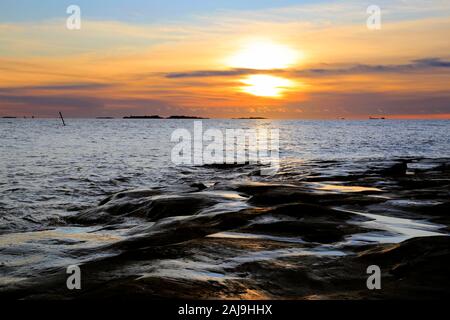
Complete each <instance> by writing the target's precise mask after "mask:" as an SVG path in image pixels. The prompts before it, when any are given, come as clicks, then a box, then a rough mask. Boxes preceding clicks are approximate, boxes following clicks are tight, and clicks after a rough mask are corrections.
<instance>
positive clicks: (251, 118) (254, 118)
mask: <svg viewBox="0 0 450 320" xmlns="http://www.w3.org/2000/svg"><path fill="white" fill-rule="evenodd" d="M265 119H267V118H263V117H244V118H233V120H265Z"/></svg>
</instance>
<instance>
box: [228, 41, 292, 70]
mask: <svg viewBox="0 0 450 320" xmlns="http://www.w3.org/2000/svg"><path fill="white" fill-rule="evenodd" d="M298 59H299V53H298V52H297V51H295V50H293V49H291V48H289V47H287V46H284V45H280V44H276V43H273V42H270V41H257V42H251V43H248V44H247V45H245V46H244V47H243V48H242V49H241V50H240V51H239V52H237V53H236V54H235V55H233V56H231V57H230V58H229V59H228V61H227V65H228V66H229V67H232V68H245V69H257V70H269V69H284V68H288V67H290V66H292V65H294V64H295V63H296V62H297V60H298Z"/></svg>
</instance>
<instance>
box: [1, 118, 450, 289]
mask: <svg viewBox="0 0 450 320" xmlns="http://www.w3.org/2000/svg"><path fill="white" fill-rule="evenodd" d="M66 123H67V126H62V124H61V122H60V120H59V119H0V142H1V143H0V257H1V258H2V261H3V262H2V263H3V265H0V285H2V284H3V285H7V284H9V283H15V282H17V281H22V280H23V279H27V278H29V277H32V276H34V275H35V274H36V273H39V272H41V271H42V270H47V269H49V268H53V267H58V266H65V265H68V264H70V263H81V262H86V261H90V260H95V259H100V258H103V257H105V256H108V255H114V254H115V253H116V252H115V251H114V250H113V251H108V250H106V251H105V250H103V249H102V250H98V251H95V250H94V251H92V250H90V251H89V253H88V254H83V255H81V254H80V255H78V254H77V255H74V254H73V253H72V252H71V250H73V248H74V247H76V248H77V249H80V248H81V249H86V248H96V247H99V248H100V247H102V248H103V247H104V246H105V245H107V244H112V243H121V242H122V241H125V240H127V239H128V240H129V237H130V236H131V238H132V239H135V238H136V237H137V236H136V235H139V237H142V236H141V235H142V234H149V235H150V236H149V237H150V238H151V239H153V238H152V237H154V229H152V228H154V224H155V221H156V222H158V221H164V223H166V224H164V228H167V229H163V232H162V231H161V227H158V228H157V230H158V232H162V233H164V232H166V233H167V234H168V236H170V233H171V232H173V230H174V229H173V228H174V225H175V226H176V227H175V228H178V226H179V225H180V224H182V223H184V222H183V221H184V220H183V219H185V221H186V222H185V223H186V224H187V225H189V226H190V228H191V229H189V230H192V229H193V228H194V229H195V228H197V229H198V230H199V234H200V235H201V236H208V239H214V238H220V239H230V238H231V239H234V238H239V239H259V240H261V241H262V240H264V241H265V240H270V241H278V242H280V243H292V244H293V246H297V245H298V244H302V243H305V242H308V241H307V240H305V239H304V238H302V237H301V235H300V236H297V235H295V236H292V235H287V236H280V235H277V234H273V233H268V234H262V233H261V232H259V233H256V234H252V233H250V232H247V231H245V232H242V231H241V230H235V231H233V230H228V229H226V228H224V229H223V230H219V231H223V232H218V233H216V232H213V231H211V233H209V232H207V231H205V230H201V229H202V225H203V224H205V225H208V223H209V222H210V221H209V220H206V221H203V220H199V221H196V220H195V219H196V217H200V218H199V219H202V216H203V217H209V216H214V217H215V216H217V215H221V214H224V213H225V214H227V213H229V212H231V213H233V212H234V213H235V212H238V211H239V210H242V209H245V208H249V207H252V206H253V205H251V204H249V201H248V200H249V199H250V198H249V197H248V194H247V195H245V194H243V193H241V192H237V191H236V190H235V189H234V187H232V186H233V185H234V184H237V183H246V184H252V183H272V184H277V185H278V186H280V185H281V186H287V187H292V185H296V186H297V187H298V188H302V189H301V190H302V192H303V191H304V190H305V189H308V188H309V189H308V190H311V192H313V193H317V194H318V195H320V196H325V199H326V197H327V195H328V194H331V195H335V194H336V193H339V194H347V193H361V192H362V193H375V195H369V197H370V198H368V199H369V200H370V201H373V199H377V197H378V198H380V199H381V198H383V197H384V198H383V199H384V200H383V201H385V203H384V204H383V205H379V204H372V202H371V206H370V207H356V209H355V208H354V207H348V205H346V206H342V208H344V209H352V210H354V211H348V212H351V213H352V214H355V215H360V216H361V217H363V218H370V219H371V222H370V221H369V222H363V223H362V224H361V226H362V227H363V228H364V227H366V226H367V228H372V229H374V230H375V231H374V230H370V231H368V232H367V233H361V232H359V233H355V234H350V235H347V236H346V237H344V238H342V239H340V240H339V241H337V240H336V241H335V243H334V245H332V246H330V245H328V246H325V247H324V246H318V247H315V248H312V249H311V248H310V249H309V250H303V249H301V250H300V249H298V248H292V249H282V250H281V249H280V250H281V251H280V250H278V251H277V250H275V251H274V252H269V251H270V250H263V251H261V252H259V253H258V252H256V253H255V252H252V253H251V254H250V253H249V255H248V257H247V255H245V257H246V258H239V259H241V260H242V261H246V259H254V257H259V258H261V259H271V258H273V257H275V256H279V254H281V255H286V254H288V255H291V254H300V255H302V254H331V255H333V254H336V255H341V254H344V253H343V252H342V251H340V250H341V248H342V247H343V246H352V245H357V244H359V243H366V242H378V243H386V242H399V241H402V240H404V239H407V238H410V237H414V236H427V235H436V234H446V232H444V231H442V228H443V227H444V226H442V225H440V224H439V223H432V222H429V221H426V220H425V219H422V218H418V219H416V218H415V217H410V216H405V215H407V214H408V210H410V208H411V207H420V206H426V205H434V204H436V203H439V201H440V200H442V199H445V197H447V196H448V190H447V191H445V189H443V191H442V190H441V191H440V192H442V194H443V195H440V196H436V199H434V198H433V197H431V198H424V197H421V198H417V197H416V195H413V196H410V195H408V194H403V193H399V194H398V195H397V194H395V195H394V196H393V195H392V192H396V190H400V189H399V188H398V187H397V186H394V182H392V181H388V182H386V181H384V180H383V179H381V178H379V177H377V178H374V177H372V176H371V175H370V174H369V175H367V176H366V177H364V178H363V179H360V180H359V181H357V182H355V181H356V180H357V178H356V177H358V175H361V174H362V173H367V172H368V170H369V171H370V170H378V169H380V168H386V167H389V166H391V165H392V164H395V163H397V161H399V160H401V159H409V160H410V162H409V163H408V170H415V169H419V170H422V169H427V168H431V167H433V166H438V165H440V164H442V163H448V161H449V160H450V151H449V146H450V121H445V120H436V121H431V120H420V121H419V120H418V121H413V120H407V121H401V120H370V121H346V120H339V121H306V120H305V121H302V120H215V119H214V120H213V119H211V120H202V124H203V128H204V130H206V129H208V128H218V129H221V130H225V129H258V128H269V129H270V128H272V129H279V137H280V146H279V157H280V169H279V171H278V172H277V173H276V174H274V175H271V176H260V175H258V174H257V172H258V170H259V169H258V166H256V165H246V166H237V167H232V168H217V167H207V166H193V165H192V166H189V165H182V166H180V165H175V164H174V163H173V162H172V161H171V151H172V148H173V147H174V145H175V143H174V142H171V134H172V132H173V131H174V130H176V129H180V128H184V129H187V130H189V131H191V132H193V130H194V120H148V119H145V120H143V119H140V120H122V119H95V120H94V119H67V120H66ZM345 181H347V182H348V181H350V182H352V181H353V182H352V183H351V185H347V186H346V185H345V183H344V182H345ZM197 184H203V185H204V188H206V190H204V191H201V192H199V193H195V192H193V190H192V186H193V185H197ZM361 184H362V185H361ZM221 185H223V186H224V187H223V188H221V187H220V186H221ZM251 186H253V185H251ZM136 189H138V190H149V189H150V190H156V191H157V192H158V193H157V194H153V193H152V194H149V195H147V196H146V197H147V198H145V197H144V198H145V199H147V200H148V199H151V200H148V201H153V202H155V203H156V202H158V201H159V202H162V204H159V202H158V206H156V205H155V206H154V207H152V206H153V205H152V204H150V207H146V208H150V209H151V210H153V209H154V210H157V209H158V210H159V211H158V212H157V214H158V215H159V214H162V215H163V216H161V218H158V219H159V220H155V218H151V219H148V217H147V216H146V218H144V219H143V220H139V219H142V215H141V216H139V217H138V218H139V219H138V220H136V219H137V218H136V217H134V216H133V217H130V218H129V216H130V215H131V216H132V215H134V214H135V213H136V212H138V211H139V210H141V209H139V208H138V209H136V210H135V211H132V210H131V211H130V214H127V215H126V216H125V217H121V220H120V221H119V220H117V219H116V218H117V217H111V216H108V215H107V216H106V217H105V215H104V214H103V213H104V212H108V214H109V213H110V211H111V210H112V209H111V208H112V207H111V208H109V207H108V208H106V209H104V208H103V209H102V206H101V205H100V206H99V204H101V201H102V200H104V199H105V198H106V197H108V196H110V195H112V194H115V193H118V192H122V191H126V190H136ZM400 191H401V190H400ZM152 192H153V191H152ZM244 193H245V192H244ZM378 193H380V195H379V194H378ZM186 194H188V195H189V196H186ZM189 197H191V198H189ZM414 197H416V198H417V199H419V200H417V203H415V202H414V201H412V200H411V199H413V198H414ZM439 197H440V198H439ZM422 198H423V199H422ZM127 199H128V198H127ZM192 199H194V200H195V201H197V200H199V199H200V200H201V201H209V199H212V200H211V201H213V202H212V203H211V204H208V205H203V204H202V205H201V206H200V207H199V208H200V209H198V210H197V211H195V210H194V211H192V210H191V209H192V208H194V207H195V206H196V202H195V201H194V200H192ZM205 199H206V200H205ZM447 199H448V197H447ZM116 200H119V199H116ZM116 200H114V201H116ZM147 200H145V201H147ZM114 201H113V204H114ZM136 201H141V200H136V199H135V198H134V196H131V197H130V199H129V202H128V203H125V204H123V203H119V208H126V209H123V210H129V206H135V205H139V203H137V202H136ZM177 201H178V202H177ZM179 201H186V204H185V205H182V206H181V208H183V209H179V207H177V206H178V205H179V203H180V202H179ZM189 201H191V202H189ZM192 201H194V202H192ZM174 203H175V204H174ZM192 203H194V205H192ZM124 205H125V206H128V207H124ZM333 205H334V204H333ZM337 205H339V203H337ZM171 206H173V207H174V208H178V209H171V208H172V207H171ZM205 206H206V207H205ZM97 208H100V209H97ZM133 208H134V207H133ZM155 208H156V209H155ZM167 208H169V209H167ZM342 208H341V209H342ZM405 208H406V209H405ZM92 210H94V211H92ZM95 210H97V211H95ZM108 210H110V211H108ZM114 210H115V209H114ZM120 210H122V209H120ZM120 210H119V211H120ZM145 210H147V209H145ZM171 210H172V211H173V210H175V211H176V210H179V211H180V212H179V214H176V213H175V214H174V213H173V212H172V211H171ZM355 210H356V211H358V210H360V212H356V211H355ZM169 211H170V212H171V216H172V217H169V218H167V217H165V216H164V214H167V212H169ZM181 211H182V212H181ZM152 212H153V211H152ZM84 213H86V214H91V215H93V216H95V215H98V216H99V219H100V218H101V219H103V220H101V221H100V220H98V221H97V220H95V221H94V220H92V221H93V222H92V223H91V220H89V223H85V221H84V220H83V223H80V222H79V221H81V220H77V221H78V222H73V221H74V220H71V218H72V217H74V216H77V215H79V214H84ZM114 214H116V212H115V213H114ZM139 214H140V213H139ZM380 214H381V215H380ZM174 215H175V217H173V216H174ZM391 215H393V216H395V217H392V218H389V217H390V216H391ZM386 217H388V218H386ZM128 218H129V219H128ZM90 219H92V218H90ZM108 219H111V220H108ZM146 219H147V220H146ZM205 219H206V218H205ZM274 219H278V218H274V217H265V218H262V219H261V222H262V223H263V224H264V223H272V222H274ZM285 219H286V217H282V218H280V220H279V221H278V220H277V221H276V222H280V221H282V222H283V221H285ZM419 220H420V221H419ZM224 221H225V220H224ZM191 224H193V225H194V227H192V226H191ZM111 225H113V226H114V227H110V228H106V229H105V228H104V227H105V226H111ZM149 230H150V232H149ZM164 230H166V231H164ZM214 230H215V229H214ZM377 230H378V231H377ZM168 236H167V237H168ZM139 239H140V238H139ZM161 239H163V240H161ZM178 240H179V239H178V238H177V241H178ZM130 241H131V240H130ZM130 241H128V242H127V241H125V243H126V244H127V246H128V245H129V242H130ZM133 241H134V240H133ZM139 241H141V240H139ZM157 241H162V242H163V243H166V242H168V243H170V241H169V240H167V239H166V237H162V238H161V236H158V238H157ZM255 241H256V240H255ZM74 244H75V246H74ZM139 245H141V244H139ZM122 247H123V246H121V248H122ZM121 250H122V249H121ZM286 250H287V251H286ZM93 252H95V253H93ZM202 255H204V253H202ZM259 258H258V259H259ZM183 261H184V260H183ZM239 261H240V260H239ZM239 261H238V260H236V261H235V262H236V263H238V262H239ZM172 262H173V261H172ZM172 262H170V263H172ZM161 263H163V264H164V263H166V262H161ZM167 263H169V262H167ZM179 263H181V260H180V261H178V262H177V265H178V264H179ZM183 263H184V262H183ZM31 265H32V266H33V267H32V268H31V269H30V266H31ZM193 265H196V264H195V263H194V264H191V265H190V266H188V267H186V268H185V269H184V272H185V273H183V271H182V270H181V269H183V268H182V267H177V268H175V270H173V266H172V265H171V267H167V269H160V270H159V272H160V273H161V272H162V273H171V272H172V271H173V272H175V273H177V272H178V273H180V274H185V275H186V274H187V273H186V272H187V271H186V270H190V271H189V275H192V272H193V271H192V270H193ZM196 266H197V267H198V265H196ZM200 266H203V264H200ZM220 266H221V264H220V263H217V264H216V265H214V266H209V267H208V270H211V269H214V270H216V269H220V268H221V267H220ZM197 267H196V268H197ZM194 269H195V268H194ZM180 270H181V271H180ZM219 271H220V270H219ZM219 271H218V272H219ZM204 273H205V270H204V268H203V267H198V274H197V275H196V276H199V275H203V274H204ZM219 273H220V272H219ZM192 276H193V277H194V275H192Z"/></svg>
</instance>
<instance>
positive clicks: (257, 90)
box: [241, 74, 293, 98]
mask: <svg viewBox="0 0 450 320" xmlns="http://www.w3.org/2000/svg"><path fill="white" fill-rule="evenodd" d="M241 82H242V83H244V84H246V86H244V87H242V89H241V90H242V91H243V92H245V93H249V94H252V95H255V96H259V97H271V98H277V97H280V96H282V94H283V93H284V92H285V91H286V90H288V89H289V88H291V87H293V82H292V81H291V80H288V79H285V78H281V77H275V76H270V75H264V74H254V75H250V76H248V77H247V78H245V79H242V80H241Z"/></svg>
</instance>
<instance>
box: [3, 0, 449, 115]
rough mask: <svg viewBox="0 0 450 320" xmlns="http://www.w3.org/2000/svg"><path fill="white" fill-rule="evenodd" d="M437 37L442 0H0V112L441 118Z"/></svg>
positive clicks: (443, 99)
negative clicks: (375, 24)
mask: <svg viewBox="0 0 450 320" xmlns="http://www.w3.org/2000/svg"><path fill="white" fill-rule="evenodd" d="M71 4H76V5H78V6H80V8H81V30H68V29H67V28H66V19H67V17H68V16H69V15H68V14H67V13H66V8H67V7H68V6H69V5H71ZM373 4H375V5H378V6H379V7H380V8H381V14H382V15H381V23H382V24H381V29H380V30H370V29H369V28H367V26H366V20H367V18H368V16H369V15H368V14H367V12H366V9H367V7H368V6H369V5H373ZM449 39H450V1H448V0H445V1H427V0H421V1H419V0H417V1H415V0H412V1H408V0H393V1H378V0H372V1H370V2H366V1H300V0H272V1H269V0H245V1H243V0H210V1H206V0H189V1H187V0H186V1H181V0H166V1H145V0H142V1H138V0H128V1H118V0H108V1H106V0H97V1H92V0H90V1H89V0H71V1H63V0H47V1H24V0H2V1H1V2H0V116H31V115H34V116H37V117H55V116H57V113H58V111H62V112H63V113H64V114H65V115H66V117H97V116H115V117H121V116H124V115H130V114H133V115H144V114H145V115H153V114H159V115H164V116H167V115H174V114H177V115H179V114H184V115H196V116H205V117H212V118H224V117H252V116H262V117H273V118H293V119H322V118H323V119H336V118H341V117H344V118H347V119H352V118H355V119H356V118H363V119H364V118H367V117H368V116H386V117H388V118H447V119H450V85H449V84H450V41H449Z"/></svg>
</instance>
